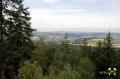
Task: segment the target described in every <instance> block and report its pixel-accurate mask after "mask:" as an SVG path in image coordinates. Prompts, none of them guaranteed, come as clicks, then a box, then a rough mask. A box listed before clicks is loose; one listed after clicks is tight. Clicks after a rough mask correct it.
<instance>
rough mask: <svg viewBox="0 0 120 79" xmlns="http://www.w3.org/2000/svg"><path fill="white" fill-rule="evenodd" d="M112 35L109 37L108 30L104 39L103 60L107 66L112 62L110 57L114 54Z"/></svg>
mask: <svg viewBox="0 0 120 79" xmlns="http://www.w3.org/2000/svg"><path fill="white" fill-rule="evenodd" d="M112 40H113V39H112V37H111V33H110V32H109V33H108V34H107V36H106V38H105V40H104V47H103V50H104V56H105V57H104V58H105V59H104V62H105V64H106V65H107V66H109V65H111V64H112V58H113V55H114V49H113V46H112Z"/></svg>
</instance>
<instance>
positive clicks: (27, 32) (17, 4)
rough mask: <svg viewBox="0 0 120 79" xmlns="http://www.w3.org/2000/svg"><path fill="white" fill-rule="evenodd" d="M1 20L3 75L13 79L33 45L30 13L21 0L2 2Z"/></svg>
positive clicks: (28, 56)
mask: <svg viewBox="0 0 120 79" xmlns="http://www.w3.org/2000/svg"><path fill="white" fill-rule="evenodd" d="M2 3H3V4H2V6H3V10H2V14H3V17H2V20H1V26H2V27H1V28H2V29H0V34H1V36H0V37H1V40H0V42H2V47H3V43H4V42H3V41H5V43H4V48H5V49H6V50H5V52H4V51H3V52H1V49H0V53H2V54H3V53H4V54H5V56H6V58H5V59H4V64H5V67H4V75H5V76H6V79H8V78H9V79H14V76H15V75H16V74H17V69H18V67H19V63H20V62H23V61H24V60H26V59H29V58H30V57H31V54H32V50H33V44H32V41H31V36H32V31H33V30H32V29H31V27H30V26H31V23H30V19H31V18H30V17H29V15H30V13H29V11H28V8H25V7H24V5H23V0H3V1H2Z"/></svg>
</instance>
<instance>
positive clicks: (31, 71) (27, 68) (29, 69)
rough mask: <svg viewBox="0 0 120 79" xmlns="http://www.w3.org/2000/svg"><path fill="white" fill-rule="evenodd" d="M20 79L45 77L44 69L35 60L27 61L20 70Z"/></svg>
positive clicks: (40, 78) (41, 78)
mask: <svg viewBox="0 0 120 79" xmlns="http://www.w3.org/2000/svg"><path fill="white" fill-rule="evenodd" d="M18 79H43V76H42V70H41V69H40V67H39V66H38V65H37V64H36V63H35V62H34V63H31V62H29V61H26V62H24V64H23V65H22V66H21V68H20V69H19V70H18Z"/></svg>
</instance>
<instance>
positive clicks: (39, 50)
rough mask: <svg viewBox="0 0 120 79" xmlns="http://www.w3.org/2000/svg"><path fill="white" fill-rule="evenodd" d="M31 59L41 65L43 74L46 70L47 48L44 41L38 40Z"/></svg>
mask: <svg viewBox="0 0 120 79" xmlns="http://www.w3.org/2000/svg"><path fill="white" fill-rule="evenodd" d="M32 59H33V60H35V61H37V62H38V64H39V65H41V67H42V70H43V72H44V73H45V72H46V70H47V69H48V65H47V63H48V61H49V60H48V47H47V45H46V44H45V42H44V40H39V41H37V42H36V48H35V50H34V51H33V56H32Z"/></svg>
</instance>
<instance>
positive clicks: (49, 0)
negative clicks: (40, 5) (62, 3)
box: [43, 0, 59, 4]
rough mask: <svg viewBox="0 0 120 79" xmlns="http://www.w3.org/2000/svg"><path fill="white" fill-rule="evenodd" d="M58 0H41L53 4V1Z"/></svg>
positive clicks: (56, 0)
mask: <svg viewBox="0 0 120 79" xmlns="http://www.w3.org/2000/svg"><path fill="white" fill-rule="evenodd" d="M58 1H59V0H43V2H45V3H52V4H54V3H57V2H58Z"/></svg>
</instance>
